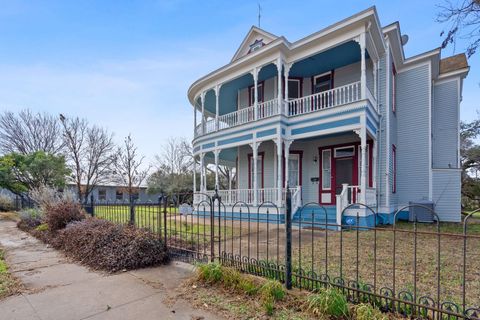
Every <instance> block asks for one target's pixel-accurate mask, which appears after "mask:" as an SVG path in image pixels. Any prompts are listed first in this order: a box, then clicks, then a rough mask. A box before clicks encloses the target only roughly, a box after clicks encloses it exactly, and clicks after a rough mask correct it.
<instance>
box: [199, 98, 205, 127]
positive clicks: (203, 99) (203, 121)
mask: <svg viewBox="0 0 480 320" xmlns="http://www.w3.org/2000/svg"><path fill="white" fill-rule="evenodd" d="M200 101H201V103H202V122H201V123H202V130H201V131H202V134H204V133H205V91H204V92H202V94H201V95H200Z"/></svg>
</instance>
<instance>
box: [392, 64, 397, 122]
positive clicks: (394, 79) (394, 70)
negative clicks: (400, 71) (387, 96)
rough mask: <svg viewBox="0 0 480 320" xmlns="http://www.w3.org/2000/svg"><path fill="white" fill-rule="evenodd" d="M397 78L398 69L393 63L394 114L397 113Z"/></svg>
mask: <svg viewBox="0 0 480 320" xmlns="http://www.w3.org/2000/svg"><path fill="white" fill-rule="evenodd" d="M396 78H397V69H395V65H394V64H393V63H392V112H396V111H397V98H396V96H397V94H396V91H397V90H396V86H397V83H396V82H397V81H396Z"/></svg>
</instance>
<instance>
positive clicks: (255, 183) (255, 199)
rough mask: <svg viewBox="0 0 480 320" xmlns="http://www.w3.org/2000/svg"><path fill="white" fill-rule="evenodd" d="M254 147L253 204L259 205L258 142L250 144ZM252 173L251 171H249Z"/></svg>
mask: <svg viewBox="0 0 480 320" xmlns="http://www.w3.org/2000/svg"><path fill="white" fill-rule="evenodd" d="M250 146H251V147H252V151H253V154H252V161H253V172H252V174H253V205H254V206H257V205H258V181H257V172H258V168H257V162H258V143H257V142H256V141H254V142H253V143H252V144H250ZM249 174H250V173H249Z"/></svg>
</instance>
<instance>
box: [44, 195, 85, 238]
mask: <svg viewBox="0 0 480 320" xmlns="http://www.w3.org/2000/svg"><path fill="white" fill-rule="evenodd" d="M85 217H86V216H85V211H83V209H82V207H81V206H80V205H79V204H78V203H75V202H73V201H70V200H63V201H60V202H57V203H54V204H51V205H47V206H46V207H45V222H46V223H47V225H48V228H49V230H50V231H57V230H60V229H63V228H65V227H66V226H67V224H69V223H71V222H74V221H81V220H83V219H85Z"/></svg>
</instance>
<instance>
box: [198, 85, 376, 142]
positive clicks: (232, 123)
mask: <svg viewBox="0 0 480 320" xmlns="http://www.w3.org/2000/svg"><path fill="white" fill-rule="evenodd" d="M363 99H369V101H370V102H371V103H372V105H375V104H376V102H375V101H376V99H375V98H374V95H373V93H372V92H371V90H370V88H369V87H368V86H367V94H366V97H362V94H361V82H360V81H356V82H352V83H348V84H346V85H343V86H339V87H334V88H333V89H330V90H325V91H321V92H318V93H314V94H310V95H306V96H303V97H299V98H295V99H290V100H286V101H284V100H282V99H281V100H280V101H279V99H278V98H273V99H270V100H268V101H265V102H259V103H257V104H256V106H255V105H252V106H248V107H245V108H241V109H240V110H237V111H233V112H230V113H227V114H223V115H221V116H219V117H218V118H216V117H215V118H210V119H207V120H206V121H204V122H203V123H200V124H198V125H197V126H196V127H195V138H197V137H200V136H203V135H206V134H209V133H213V132H217V131H220V130H224V129H229V128H234V127H237V126H241V125H243V124H246V123H251V122H255V121H259V120H262V119H266V118H270V117H273V116H277V115H283V116H285V117H288V118H290V117H295V116H299V115H304V114H308V113H313V112H320V111H323V110H327V109H331V108H335V107H339V106H343V105H347V104H350V103H354V102H358V101H360V100H363Z"/></svg>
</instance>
